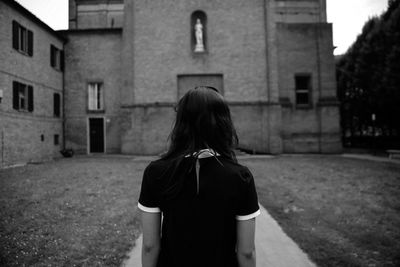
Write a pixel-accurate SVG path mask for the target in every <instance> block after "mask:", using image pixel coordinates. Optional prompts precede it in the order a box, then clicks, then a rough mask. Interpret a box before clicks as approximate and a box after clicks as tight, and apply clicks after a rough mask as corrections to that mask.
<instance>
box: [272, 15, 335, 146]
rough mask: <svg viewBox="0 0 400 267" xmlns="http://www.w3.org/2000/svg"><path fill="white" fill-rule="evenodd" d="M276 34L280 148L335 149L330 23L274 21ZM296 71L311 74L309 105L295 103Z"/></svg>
mask: <svg viewBox="0 0 400 267" xmlns="http://www.w3.org/2000/svg"><path fill="white" fill-rule="evenodd" d="M277 33H278V47H279V81H280V83H279V87H280V88H279V90H280V97H281V99H282V98H284V99H286V101H288V102H287V103H286V105H285V107H284V108H283V111H282V134H283V145H284V148H283V150H284V151H286V152H339V151H340V149H341V144H340V128H339V111H338V103H337V100H336V82H335V67H334V58H333V45H332V25H331V24H327V23H322V24H314V23H313V24H311V23H304V24H285V23H278V31H277ZM296 73H308V74H310V75H311V79H312V85H311V88H312V92H311V95H312V101H311V102H312V103H311V106H310V108H297V107H296V105H295V79H294V76H295V74H296ZM326 99H328V100H329V101H325V100H326ZM321 101H322V102H321Z"/></svg>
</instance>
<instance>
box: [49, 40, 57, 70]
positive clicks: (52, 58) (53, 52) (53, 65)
mask: <svg viewBox="0 0 400 267" xmlns="http://www.w3.org/2000/svg"><path fill="white" fill-rule="evenodd" d="M55 49H56V48H55V47H54V46H53V45H50V66H52V67H53V68H54V67H55V65H56V64H55Z"/></svg>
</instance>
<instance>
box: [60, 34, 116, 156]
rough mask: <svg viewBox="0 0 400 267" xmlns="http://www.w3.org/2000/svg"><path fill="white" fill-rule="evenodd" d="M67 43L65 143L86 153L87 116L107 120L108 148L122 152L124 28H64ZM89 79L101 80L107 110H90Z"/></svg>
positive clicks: (91, 80) (90, 80) (107, 149)
mask: <svg viewBox="0 0 400 267" xmlns="http://www.w3.org/2000/svg"><path fill="white" fill-rule="evenodd" d="M63 34H65V35H66V36H67V38H68V43H67V44H66V46H65V51H66V59H65V110H66V112H65V113H66V116H65V118H66V146H67V147H68V148H73V149H75V150H76V151H77V152H81V153H87V149H88V147H87V142H88V132H87V129H88V118H89V117H102V118H104V119H105V121H106V133H105V134H106V152H107V153H117V152H120V130H119V125H120V123H119V120H120V118H119V108H120V101H121V100H120V97H119V93H120V86H121V82H120V79H121V68H120V64H121V56H123V55H122V54H121V29H110V30H87V31H80V30H76V31H63ZM88 82H101V83H102V84H103V89H104V104H105V109H104V112H100V113H93V112H88V95H87V93H88V89H87V86H88Z"/></svg>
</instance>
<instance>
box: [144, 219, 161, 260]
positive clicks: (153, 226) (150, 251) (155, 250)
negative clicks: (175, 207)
mask: <svg viewBox="0 0 400 267" xmlns="http://www.w3.org/2000/svg"><path fill="white" fill-rule="evenodd" d="M141 213H142V230H143V246H142V266H143V267H156V265H157V260H158V254H159V253H160V228H161V213H160V212H157V213H152V212H145V211H142V212H141Z"/></svg>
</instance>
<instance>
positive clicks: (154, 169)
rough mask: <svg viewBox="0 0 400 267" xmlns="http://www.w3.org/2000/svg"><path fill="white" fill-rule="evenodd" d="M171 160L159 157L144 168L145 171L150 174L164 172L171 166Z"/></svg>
mask: <svg viewBox="0 0 400 267" xmlns="http://www.w3.org/2000/svg"><path fill="white" fill-rule="evenodd" d="M169 164H170V163H169V162H168V161H166V160H163V159H157V160H154V161H151V162H150V163H149V165H147V167H146V169H145V170H144V172H145V173H146V174H148V175H152V176H153V175H154V174H157V173H160V172H161V173H162V172H164V171H165V170H166V169H167V168H168V166H169Z"/></svg>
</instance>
